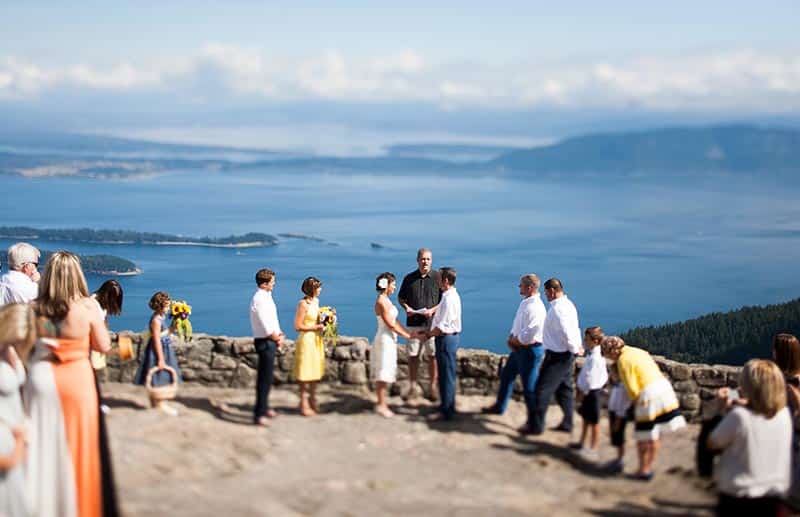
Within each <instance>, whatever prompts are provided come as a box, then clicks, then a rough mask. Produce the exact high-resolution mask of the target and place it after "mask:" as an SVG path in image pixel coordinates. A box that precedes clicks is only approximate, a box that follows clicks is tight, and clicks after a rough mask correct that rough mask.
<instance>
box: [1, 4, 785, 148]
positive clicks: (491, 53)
mask: <svg viewBox="0 0 800 517" xmlns="http://www.w3.org/2000/svg"><path fill="white" fill-rule="evenodd" d="M431 4H432V5H431ZM798 13H800V9H798V8H797V7H796V5H793V2H791V1H784V2H769V1H763V2H758V3H756V2H736V3H731V2H720V1H705V2H684V1H673V2H661V3H654V2H640V1H639V2H633V1H618V2H612V1H609V2H590V1H585V2H577V1H570V0H566V1H559V2H534V1H527V2H517V1H502V0H498V1H495V2H470V1H461V2H417V1H413V0H412V1H406V2H402V3H399V2H398V3H394V4H390V3H388V2H374V1H373V2H353V1H339V2H256V1H236V0H233V1H226V2H210V1H205V2H204V1H193V2H189V1H172V2H155V1H149V0H144V1H137V2H122V1H120V2H92V1H89V2H81V3H79V5H68V4H67V3H65V2H35V1H31V2H4V3H3V4H2V5H0V35H1V36H0V116H2V117H3V118H4V119H6V120H9V121H11V123H12V124H16V125H20V126H26V127H41V126H47V127H48V128H50V129H59V130H68V131H80V132H94V133H101V134H114V135H122V136H137V137H144V138H158V139H160V140H168V141H183V142H199V143H203V142H210V141H213V142H214V143H229V144H232V145H236V144H238V145H242V146H252V145H260V144H262V143H266V144H267V145H268V146H271V147H294V148H297V147H302V146H305V147H311V148H314V149H316V150H317V151H319V152H323V153H334V154H335V153H340V154H347V153H349V152H360V151H358V149H361V150H365V151H364V152H368V153H369V152H373V151H374V149H376V148H379V147H380V146H381V145H383V144H385V143H386V142H398V141H408V140H409V139H411V140H414V139H425V140H437V141H470V142H476V141H477V142H480V141H486V142H487V143H498V142H504V141H505V142H508V143H510V144H514V145H520V144H522V145H525V144H533V143H534V142H539V141H543V140H547V139H550V138H558V137H563V136H565V135H568V134H575V133H580V132H585V131H596V130H616V129H630V128H636V127H641V126H657V125H659V124H675V123H693V124H702V123H717V122H725V121H737V122H739V121H748V120H752V121H756V122H765V121H766V122H773V121H778V122H786V121H788V123H794V121H796V120H797V119H798V118H800V117H797V115H798V112H800V52H798V51H800V37H798V36H797V32H798V31H797V30H796V27H798V26H800V14H798ZM344 142H351V143H350V144H347V145H344V146H342V144H343V143H344ZM352 142H356V144H353V143H352Z"/></svg>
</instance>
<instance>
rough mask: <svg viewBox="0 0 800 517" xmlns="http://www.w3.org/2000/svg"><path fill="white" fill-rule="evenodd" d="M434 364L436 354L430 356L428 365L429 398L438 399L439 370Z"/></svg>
mask: <svg viewBox="0 0 800 517" xmlns="http://www.w3.org/2000/svg"><path fill="white" fill-rule="evenodd" d="M437 366H438V365H437V364H436V356H434V355H432V356H431V362H430V365H429V366H428V368H429V371H430V377H431V398H433V399H438V398H439V370H438V368H437Z"/></svg>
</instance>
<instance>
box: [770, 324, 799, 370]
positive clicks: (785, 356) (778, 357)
mask: <svg viewBox="0 0 800 517" xmlns="http://www.w3.org/2000/svg"><path fill="white" fill-rule="evenodd" d="M772 351H773V353H774V354H775V364H777V365H778V368H780V369H781V371H782V372H783V373H785V374H787V375H795V374H797V373H800V341H798V340H797V338H796V337H794V336H793V335H792V334H776V335H775V337H774V338H773V339H772Z"/></svg>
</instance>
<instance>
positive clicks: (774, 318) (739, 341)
mask: <svg viewBox="0 0 800 517" xmlns="http://www.w3.org/2000/svg"><path fill="white" fill-rule="evenodd" d="M779 332H789V333H790V334H795V335H800V298H798V299H796V300H792V301H789V302H786V303H781V304H776V305H767V306H765V307H742V308H741V309H738V310H735V311H731V312H725V313H722V312H714V313H711V314H707V315H705V316H701V317H699V318H696V319H692V320H687V321H683V322H680V323H670V324H667V325H659V326H652V327H637V328H634V329H632V330H629V331H628V332H626V333H624V334H622V336H621V337H622V338H623V339H624V340H625V342H626V343H628V344H631V345H634V346H641V347H643V348H646V349H647V350H649V351H650V352H652V353H655V354H661V355H665V356H667V357H669V358H670V359H675V360H676V361H683V362H697V363H723V364H743V363H744V362H745V361H747V360H748V359H751V358H753V357H767V358H768V357H771V354H772V337H773V336H774V335H775V334H777V333H779Z"/></svg>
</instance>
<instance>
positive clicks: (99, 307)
mask: <svg viewBox="0 0 800 517" xmlns="http://www.w3.org/2000/svg"><path fill="white" fill-rule="evenodd" d="M90 298H91V299H92V301H93V302H94V304H95V305H96V306H97V311H98V312H99V313H100V316H102V317H103V321H105V320H106V317H107V316H108V311H107V310H105V309H104V308H103V306H102V305H100V302H98V301H97V294H92V296H91V297H90Z"/></svg>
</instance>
